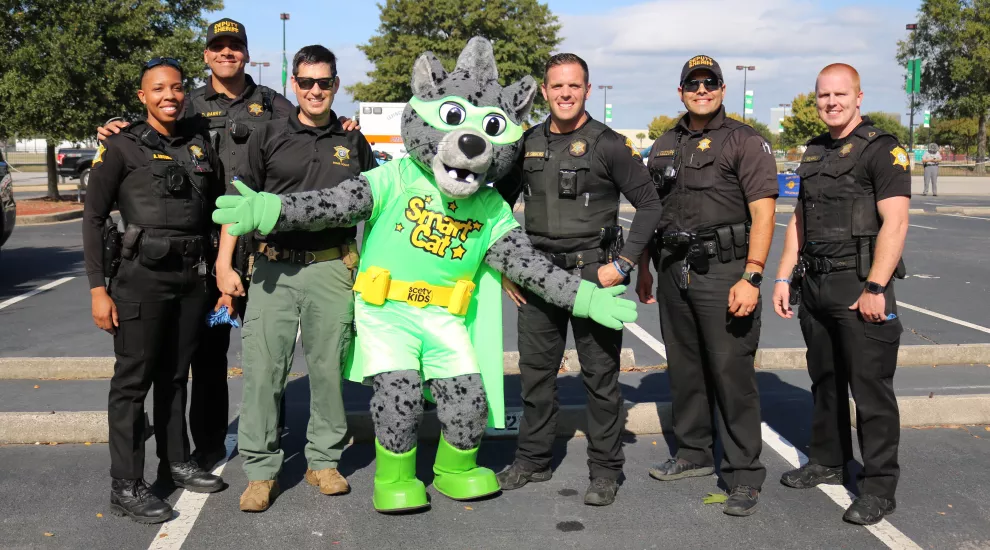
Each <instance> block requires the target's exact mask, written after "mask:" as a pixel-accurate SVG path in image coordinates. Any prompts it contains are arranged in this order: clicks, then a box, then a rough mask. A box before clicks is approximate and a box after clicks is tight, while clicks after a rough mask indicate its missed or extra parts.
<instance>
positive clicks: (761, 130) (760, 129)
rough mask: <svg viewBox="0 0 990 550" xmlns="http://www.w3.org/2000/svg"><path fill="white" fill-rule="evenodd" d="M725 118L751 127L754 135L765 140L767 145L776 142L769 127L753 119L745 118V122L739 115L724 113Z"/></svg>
mask: <svg viewBox="0 0 990 550" xmlns="http://www.w3.org/2000/svg"><path fill="white" fill-rule="evenodd" d="M725 116H727V117H729V118H731V119H732V120H738V121H739V122H742V123H743V124H748V125H749V126H752V127H753V129H754V130H756V133H758V134H760V135H761V136H762V137H763V139H765V140H767V143H769V144H771V145H772V144H773V143H774V142H775V141H776V139H775V138H774V135H773V133H772V132H771V131H770V127H769V126H767V125H766V124H763V123H762V122H760V121H759V120H756V119H755V118H747V119H746V120H743V117H742V115H740V114H739V113H726V114H725Z"/></svg>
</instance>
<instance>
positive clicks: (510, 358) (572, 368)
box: [0, 344, 990, 380]
mask: <svg viewBox="0 0 990 550" xmlns="http://www.w3.org/2000/svg"><path fill="white" fill-rule="evenodd" d="M806 353H807V349H805V348H769V349H759V350H757V351H756V368H757V369H760V370H803V369H805V368H807V362H806V361H805V354H806ZM113 363H114V358H113V357H0V380H53V379H54V380H95V379H108V378H110V377H111V376H113ZM502 364H503V368H504V370H505V373H506V374H519V352H518V351H507V352H505V353H504V355H503V362H502ZM970 364H990V344H955V345H951V344H939V345H917V346H901V348H900V352H899V353H898V354H897V366H899V367H919V366H933V367H934V366H938V365H970ZM666 368H667V363H660V364H659V365H637V364H636V356H635V354H634V352H633V350H632V348H622V350H621V351H620V353H619V370H620V371H623V372H631V371H632V372H643V371H652V370H664V369H666ZM580 370H581V365H580V363H579V361H578V357H577V351H576V350H574V349H568V350H565V351H564V360H563V361H562V362H561V367H560V371H561V372H580Z"/></svg>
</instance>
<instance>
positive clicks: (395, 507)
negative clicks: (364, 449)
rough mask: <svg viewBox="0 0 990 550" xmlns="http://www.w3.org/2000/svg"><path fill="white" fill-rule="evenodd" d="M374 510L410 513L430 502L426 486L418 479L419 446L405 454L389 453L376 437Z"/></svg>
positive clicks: (426, 505)
mask: <svg viewBox="0 0 990 550" xmlns="http://www.w3.org/2000/svg"><path fill="white" fill-rule="evenodd" d="M372 503H374V505H375V510H377V511H379V512H384V513H393V512H409V511H412V510H419V509H420V508H426V507H428V506H429V505H430V501H428V500H426V486H425V485H423V482H422V481H420V480H418V479H416V447H413V448H412V450H410V451H407V452H405V453H402V454H396V453H393V452H390V451H389V450H387V449H386V448H385V447H382V445H381V443H379V442H378V439H375V493H374V496H373V497H372Z"/></svg>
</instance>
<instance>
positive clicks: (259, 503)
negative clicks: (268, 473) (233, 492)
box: [241, 479, 278, 512]
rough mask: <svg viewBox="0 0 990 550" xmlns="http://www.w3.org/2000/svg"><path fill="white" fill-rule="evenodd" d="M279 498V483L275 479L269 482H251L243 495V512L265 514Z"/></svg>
mask: <svg viewBox="0 0 990 550" xmlns="http://www.w3.org/2000/svg"><path fill="white" fill-rule="evenodd" d="M276 496H278V482H277V481H275V480H274V479H271V480H267V481H249V482H248V486H247V489H245V490H244V493H243V494H241V511H242V512H264V511H265V510H267V509H268V507H269V506H271V504H272V501H273V500H275V497H276Z"/></svg>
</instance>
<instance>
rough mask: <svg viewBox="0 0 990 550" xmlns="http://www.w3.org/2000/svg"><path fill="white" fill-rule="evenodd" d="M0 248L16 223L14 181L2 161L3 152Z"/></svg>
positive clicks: (0, 189)
mask: <svg viewBox="0 0 990 550" xmlns="http://www.w3.org/2000/svg"><path fill="white" fill-rule="evenodd" d="M0 212H2V214H0V246H3V243H5V242H7V238H8V237H10V234H11V233H12V232H13V231H14V223H16V221H17V205H16V204H14V180H13V179H12V178H11V176H10V170H9V169H8V168H7V163H6V162H5V161H4V159H3V152H2V151H0Z"/></svg>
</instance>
